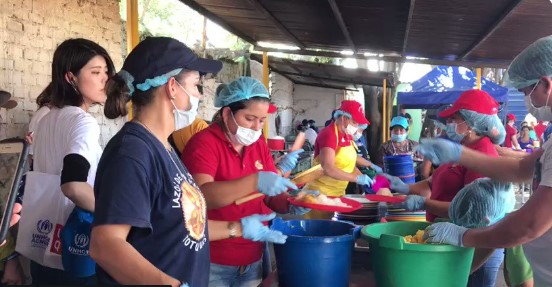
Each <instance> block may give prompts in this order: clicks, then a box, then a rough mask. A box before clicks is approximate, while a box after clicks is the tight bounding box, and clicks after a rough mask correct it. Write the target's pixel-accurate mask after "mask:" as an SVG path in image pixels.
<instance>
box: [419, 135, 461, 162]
mask: <svg viewBox="0 0 552 287" xmlns="http://www.w3.org/2000/svg"><path fill="white" fill-rule="evenodd" d="M414 150H415V151H416V152H418V153H420V154H421V155H423V156H424V158H426V159H429V160H430V161H431V162H432V163H434V164H436V165H440V164H443V163H448V162H458V161H459V160H460V155H461V154H462V146H461V145H460V144H458V143H455V142H452V141H449V140H445V139H422V140H421V143H420V145H419V146H418V147H416V148H415V149H414Z"/></svg>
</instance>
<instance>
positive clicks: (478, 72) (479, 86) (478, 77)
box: [475, 68, 481, 90]
mask: <svg viewBox="0 0 552 287" xmlns="http://www.w3.org/2000/svg"><path fill="white" fill-rule="evenodd" d="M475 73H476V75H477V82H476V83H475V84H476V87H477V89H478V90H481V68H477V69H475Z"/></svg>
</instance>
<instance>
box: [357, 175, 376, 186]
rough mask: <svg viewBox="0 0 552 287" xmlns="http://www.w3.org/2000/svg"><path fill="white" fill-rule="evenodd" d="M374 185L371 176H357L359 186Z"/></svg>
mask: <svg viewBox="0 0 552 287" xmlns="http://www.w3.org/2000/svg"><path fill="white" fill-rule="evenodd" d="M373 183H374V181H373V180H372V179H371V178H370V177H369V176H367V175H365V174H361V175H359V176H357V184H360V185H367V186H372V184H373Z"/></svg>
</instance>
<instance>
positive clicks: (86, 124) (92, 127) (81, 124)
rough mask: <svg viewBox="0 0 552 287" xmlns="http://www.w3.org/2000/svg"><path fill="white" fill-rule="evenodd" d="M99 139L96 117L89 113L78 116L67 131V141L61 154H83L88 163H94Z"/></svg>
mask: <svg viewBox="0 0 552 287" xmlns="http://www.w3.org/2000/svg"><path fill="white" fill-rule="evenodd" d="M99 141H100V126H99V125H98V122H97V121H96V119H94V118H93V117H92V116H90V115H86V116H79V117H78V119H77V120H76V121H75V124H73V125H72V127H71V128H70V131H69V142H68V143H67V149H66V151H65V153H64V154H63V157H65V156H66V155H68V154H73V153H74V154H79V155H81V156H83V157H84V158H85V159H86V160H87V161H88V163H90V165H95V164H96V161H97V156H98V147H99Z"/></svg>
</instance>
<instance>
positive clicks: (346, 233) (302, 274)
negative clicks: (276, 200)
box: [271, 218, 361, 287]
mask: <svg viewBox="0 0 552 287" xmlns="http://www.w3.org/2000/svg"><path fill="white" fill-rule="evenodd" d="M271 229H273V230H278V231H281V232H282V233H283V234H285V235H287V236H288V238H287V240H286V243H285V244H274V252H275V254H276V265H277V270H278V283H279V286H282V287H325V286H327V287H345V286H348V285H349V274H350V272H351V260H352V254H353V247H354V241H355V239H356V238H358V236H359V232H360V229H361V227H360V226H356V225H354V224H352V223H348V222H342V221H331V220H286V221H284V220H282V219H280V218H276V219H275V220H274V221H273V223H272V226H271Z"/></svg>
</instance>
